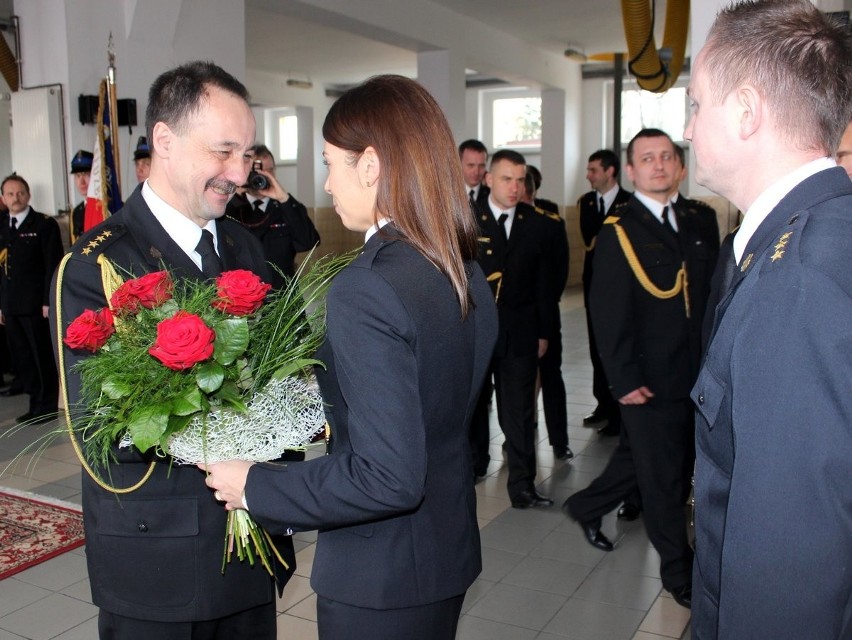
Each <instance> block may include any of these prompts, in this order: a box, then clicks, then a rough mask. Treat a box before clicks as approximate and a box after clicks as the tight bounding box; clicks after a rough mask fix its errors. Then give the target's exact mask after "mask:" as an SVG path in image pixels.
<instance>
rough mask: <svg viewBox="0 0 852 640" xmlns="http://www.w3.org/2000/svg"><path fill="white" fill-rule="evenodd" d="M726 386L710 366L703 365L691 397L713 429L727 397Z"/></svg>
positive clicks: (708, 425)
mask: <svg viewBox="0 0 852 640" xmlns="http://www.w3.org/2000/svg"><path fill="white" fill-rule="evenodd" d="M725 391H726V387H725V385H724V384H722V383H721V382H719V380H718V379H717V378H716V376H714V375H713V373H712V371H710V369H709V367H703V368H702V369H701V373H700V375H699V376H698V381H697V382H696V383H695V386H694V387H693V388H692V393H691V394H690V397H691V398H692V401H693V402H694V403H695V407H696V408H697V409H698V413H699V414H701V417H702V418H704V421H705V422H706V423H707V428H708V429H711V430H712V429H713V425H714V424H715V422H716V416H717V415H718V414H719V408H720V407H721V406H722V401H723V400H724V399H725Z"/></svg>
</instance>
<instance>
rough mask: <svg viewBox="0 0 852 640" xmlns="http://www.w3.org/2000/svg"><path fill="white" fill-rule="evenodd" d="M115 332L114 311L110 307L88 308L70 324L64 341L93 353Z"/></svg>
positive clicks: (73, 347)
mask: <svg viewBox="0 0 852 640" xmlns="http://www.w3.org/2000/svg"><path fill="white" fill-rule="evenodd" d="M113 333H115V325H114V324H113V321H112V312H110V310H109V309H106V308H104V309H101V310H100V311H97V312H96V311H92V310H91V309H86V310H85V311H84V312H83V313H81V314H80V315H79V316H77V317H76V318H74V321H73V322H72V323H71V324H69V325H68V329H67V330H66V331H65V339H64V340H63V342H64V343H65V344H66V345H68V346H69V347H70V348H71V349H88V350H89V351H91V352H92V353H94V352H95V351H97V350H98V349H100V348H101V347H102V346H104V345H105V344H106V342H107V340H109V337H110V336H111V335H112V334H113Z"/></svg>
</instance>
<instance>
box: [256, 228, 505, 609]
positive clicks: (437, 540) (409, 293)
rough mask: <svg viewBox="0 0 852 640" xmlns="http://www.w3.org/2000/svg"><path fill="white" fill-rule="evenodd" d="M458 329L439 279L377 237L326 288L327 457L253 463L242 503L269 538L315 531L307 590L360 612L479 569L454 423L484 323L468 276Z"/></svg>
mask: <svg viewBox="0 0 852 640" xmlns="http://www.w3.org/2000/svg"><path fill="white" fill-rule="evenodd" d="M468 269H469V273H470V289H471V296H472V299H473V304H472V306H471V309H470V312H469V314H468V315H467V317H466V318H465V319H462V314H461V309H460V306H459V303H458V301H457V299H456V297H455V294H454V291H453V289H452V287H451V286H450V282H449V280H448V279H447V277H446V276H444V275H443V274H442V273H441V272H440V271H439V270H438V269H437V268H436V267H435V266H434V265H433V264H432V263H431V262H429V261H428V260H427V259H426V258H424V257H423V255H422V254H420V253H419V252H418V251H417V250H415V249H414V248H412V247H411V246H410V245H409V244H407V243H406V242H405V241H404V240H402V239H401V237H400V235H399V233H398V232H397V231H396V230H395V229H394V228H393V227H392V226H391V225H388V226H386V227H384V228H383V229H382V230H381V231H379V232H378V233H376V234H375V235H374V236H372V237H371V238H370V240H369V241H368V242H367V244H366V245H365V246H364V249H363V251H362V253H361V254H360V255H359V256H358V257H357V258H356V259H355V260H354V261H353V262H352V264H350V265H349V266H348V267H347V268H346V269H344V270H343V271H342V272H341V273H340V274H339V275H338V276H337V277H336V278H335V281H334V283H333V284H332V287H331V290H330V292H329V296H328V333H327V338H326V342H325V344H324V345H323V347H322V349H321V350H320V353H319V358H320V359H321V360H322V361H323V362H324V363H325V365H326V369H325V370H324V371H322V370H318V376H319V382H320V387H321V389H322V392H323V397H324V399H325V402H326V403H327V409H326V415H327V417H328V420H329V423H330V424H331V428H332V448H331V454H330V455H327V456H324V457H322V458H317V459H314V460H310V461H308V462H304V463H300V464H294V465H289V466H274V465H269V464H264V465H255V466H253V467H252V468H251V470H250V471H249V476H248V482H247V485H246V498H247V502H248V506H249V509H250V510H251V513H252V514H253V515H254V516H255V518H256V519H257V520H258V521H259V522H260V523H261V524H263V525H264V526H266V527H267V528H268V529H269V530H271V531H273V532H278V533H281V532H288V531H304V530H310V529H318V530H319V536H318V540H317V549H316V557H315V560H314V564H313V570H312V574H311V584H312V586H313V588H314V590H315V591H316V592H317V593H318V594H319V595H321V596H323V597H325V598H329V599H331V600H335V601H338V602H343V603H346V604H350V605H354V606H359V607H368V608H373V609H393V608H399V607H410V606H417V605H421V604H427V603H431V602H437V601H440V600H443V599H446V598H450V597H453V596H457V595H460V594H462V593H464V592H465V590H466V589H467V588H468V587H469V586H470V584H471V583H472V582H473V580H474V579H475V578H476V576H477V575H478V574H479V572H480V570H481V556H480V543H479V529H478V527H477V521H476V499H475V495H474V490H473V482H472V477H473V475H472V468H471V465H470V454H469V451H468V444H467V431H468V423H469V421H470V418H471V415H472V413H473V409H474V405H475V404H476V399H477V396H478V394H479V389H480V386H481V384H482V381H483V377H484V375H485V371H486V369H487V367H488V363H489V361H490V359H491V352H492V349H493V347H494V341H495V336H496V335H497V314H496V310H495V307H494V302H493V299H492V296H491V292H490V289H489V287H488V285H487V283H486V282H485V278H484V276H483V274H482V271H481V270H480V268H479V266H478V265H477V264H476V263H475V262H473V261H471V262H470V263H469V265H468Z"/></svg>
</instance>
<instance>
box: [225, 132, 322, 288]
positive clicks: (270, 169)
mask: <svg viewBox="0 0 852 640" xmlns="http://www.w3.org/2000/svg"><path fill="white" fill-rule="evenodd" d="M252 151H253V152H254V158H255V160H254V165H253V168H252V171H251V173H250V174H249V177H248V182H247V184H246V187H245V192H244V193H238V194H237V195H235V196H234V197H233V198H231V201H230V202H229V203H228V207H227V209H226V211H225V215H227V216H230V217H231V218H234V219H235V220H237V221H238V222H240V223H242V224H243V226H245V227H246V228H247V229H248V230H249V231H251V232H252V234H254V236H255V237H256V238H257V239H258V240H260V243H261V244H262V245H263V253H264V256H265V257H266V261H267V262H269V263H270V264H272V265H273V266H274V267H275V269H271V271H272V272H273V274H272V280H271V282H270V284H272V286H273V287H275V288H276V289H278V288H280V287H283V286H284V283H285V276H286V277H290V276H292V275H293V274H294V273H295V270H296V265H295V258H296V254H297V253H299V252H302V251H309V250H311V249H313V248H314V247H315V246H316V245H318V244H319V242H320V237H319V233H317V230H316V227H314V223H313V222H312V221H311V219H310V218H309V217H308V210H307V209H306V208H305V205H303V204H302V203H301V202H299V201H298V200H296V199H295V198H294V197H293V196H292V195H291V194H289V193H288V192H287V191H286V190H285V189H284V187H282V186H281V183H279V182H278V180H277V179H276V177H275V158H274V157H273V156H272V152H271V151H270V150H269V148H268V147H266V146H264V145H262V144H258V145H255V146H254V147H253V148H252ZM279 270H280V273H279ZM282 274H283V275H282Z"/></svg>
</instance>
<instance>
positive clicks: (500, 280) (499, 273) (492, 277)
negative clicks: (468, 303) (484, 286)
mask: <svg viewBox="0 0 852 640" xmlns="http://www.w3.org/2000/svg"><path fill="white" fill-rule="evenodd" d="M485 280H486V281H487V282H494V281H495V280H496V281H497V289H496V291H495V292H494V302H497V301H498V300H500V289H502V288H503V272H502V271H495V272H494V273H492V274H490V275H489V276H488V277H486V278H485Z"/></svg>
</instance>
